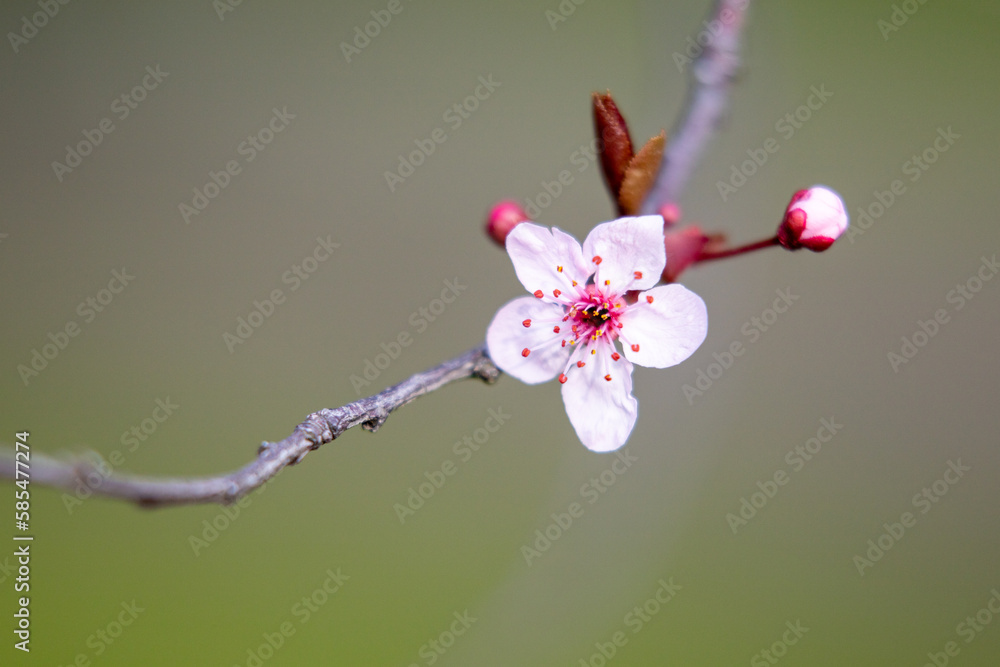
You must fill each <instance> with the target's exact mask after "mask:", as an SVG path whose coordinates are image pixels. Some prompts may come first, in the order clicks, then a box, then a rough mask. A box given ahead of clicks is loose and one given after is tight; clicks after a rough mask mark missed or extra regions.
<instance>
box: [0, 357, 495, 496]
mask: <svg viewBox="0 0 1000 667" xmlns="http://www.w3.org/2000/svg"><path fill="white" fill-rule="evenodd" d="M498 377H500V370H499V369H497V367H496V366H495V365H493V361H492V360H491V359H490V357H489V355H488V353H487V351H486V346H485V345H481V346H479V347H477V348H475V349H473V350H470V351H468V352H466V353H465V354H463V355H461V356H458V357H456V358H454V359H451V360H449V361H446V362H444V363H443V364H441V365H439V366H435V367H434V368H431V369H428V370H426V371H424V372H422V373H417V374H416V375H414V376H412V377H410V378H409V379H407V380H404V381H403V382H400V383H399V384H397V385H394V386H392V387H389V388H388V389H385V390H384V391H382V392H380V393H378V394H375V395H374V396H369V397H368V398H362V399H360V400H357V401H354V402H353V403H348V404H347V405H345V406H343V407H340V408H334V409H323V410H320V411H319V412H314V413H312V414H311V415H309V416H308V417H306V419H305V421H303V422H302V423H301V424H299V425H298V426H296V427H295V430H294V431H293V432H292V434H291V435H290V436H288V437H287V438H285V439H284V440H281V441H280V442H264V443H263V444H261V446H260V448H259V449H258V453H257V459H256V460H254V461H253V462H251V463H248V464H247V465H246V466H244V467H242V468H240V469H239V470H235V471H233V472H231V473H228V474H223V475H219V476H216V477H203V478H199V479H182V478H167V477H160V478H157V477H137V476H128V475H115V474H109V473H108V472H107V469H106V468H105V470H104V471H102V470H100V469H99V468H98V467H97V466H95V465H94V464H93V463H91V462H89V461H85V460H83V459H80V458H77V459H71V460H61V459H55V458H51V457H48V456H44V455H40V454H39V453H37V452H34V451H33V452H32V454H33V456H32V459H31V462H30V464H31V482H32V483H34V484H43V485H45V486H52V487H57V488H62V489H67V490H76V489H78V488H80V487H81V485H82V486H83V487H84V488H86V489H89V490H90V491H92V492H93V493H94V494H96V495H102V496H108V497H111V498H119V499H122V500H128V501H131V502H134V503H137V504H139V505H143V506H146V507H162V506H166V505H184V504H195V503H223V504H229V503H232V502H234V501H236V500H239V498H240V497H242V496H244V495H246V494H247V493H249V492H251V491H253V490H254V489H256V488H258V487H260V486H261V485H263V484H264V483H265V482H267V481H268V480H269V479H271V478H272V477H274V476H275V475H277V474H278V473H279V472H280V471H281V470H282V469H283V468H284V467H285V466H289V465H294V464H296V463H298V462H299V461H301V460H302V459H303V458H304V457H305V455H306V454H308V453H309V452H310V451H312V450H314V449H319V448H320V447H321V446H323V445H325V444H327V443H328V442H332V441H333V440H334V439H335V438H337V437H339V436H340V435H341V434H342V433H343V432H344V431H346V430H347V429H349V428H352V427H354V426H357V425H359V424H360V425H361V427H362V428H364V429H366V430H368V431H372V432H374V431H376V430H378V428H379V427H380V426H381V425H382V424H384V423H385V421H386V419H388V418H389V413H390V412H392V411H393V410H395V409H396V408H399V407H401V406H403V405H406V404H407V403H409V402H411V401H413V400H416V399H417V398H419V397H420V396H423V395H424V394H429V393H430V392H432V391H434V390H436V389H440V388H441V387H443V386H445V385H446V384H450V383H452V382H456V381H458V380H464V379H466V378H479V379H481V380H483V381H485V382H487V383H489V384H492V383H493V382H495V381H496V380H497V378H498ZM88 476H89V479H88ZM95 476H96V477H95ZM0 477H6V478H10V479H14V477H15V463H14V452H13V451H10V450H6V451H3V452H2V453H0Z"/></svg>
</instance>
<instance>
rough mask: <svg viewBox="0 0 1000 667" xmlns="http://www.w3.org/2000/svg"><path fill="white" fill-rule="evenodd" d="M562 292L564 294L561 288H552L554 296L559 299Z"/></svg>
mask: <svg viewBox="0 0 1000 667" xmlns="http://www.w3.org/2000/svg"><path fill="white" fill-rule="evenodd" d="M560 294H562V292H560V291H559V290H557V289H554V290H552V296H554V297H556V298H557V299H558V298H559V295H560Z"/></svg>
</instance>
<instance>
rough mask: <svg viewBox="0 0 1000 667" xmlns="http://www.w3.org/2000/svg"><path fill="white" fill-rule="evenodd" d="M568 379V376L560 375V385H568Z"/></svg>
mask: <svg viewBox="0 0 1000 667" xmlns="http://www.w3.org/2000/svg"><path fill="white" fill-rule="evenodd" d="M568 379H569V378H568V377H566V374H565V373H562V374H560V375H559V384H565V383H566V380H568Z"/></svg>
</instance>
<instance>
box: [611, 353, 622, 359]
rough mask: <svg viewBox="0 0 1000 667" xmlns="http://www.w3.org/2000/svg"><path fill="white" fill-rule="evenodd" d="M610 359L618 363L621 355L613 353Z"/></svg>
mask: <svg viewBox="0 0 1000 667" xmlns="http://www.w3.org/2000/svg"><path fill="white" fill-rule="evenodd" d="M611 358H612V359H614V360H615V361H618V360H619V359H621V358H622V355H620V354H618V353H617V352H613V353H612V354H611Z"/></svg>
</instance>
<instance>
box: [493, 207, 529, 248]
mask: <svg viewBox="0 0 1000 667" xmlns="http://www.w3.org/2000/svg"><path fill="white" fill-rule="evenodd" d="M527 220H528V214H527V213H525V212H524V209H523V208H521V205H520V204H518V203H517V202H516V201H511V200H505V201H502V202H499V203H498V204H496V205H495V206H494V207H493V209H492V210H490V214H489V217H487V218H486V233H487V234H488V235H489V237H490V238H491V239H493V240H494V241H496V242H497V243H498V244H499V245H500V247H504V246H506V244H507V235H508V234H510V232H511V230H513V229H514V227H516V226H518V225H519V224H521V223H522V222H525V221H527Z"/></svg>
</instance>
